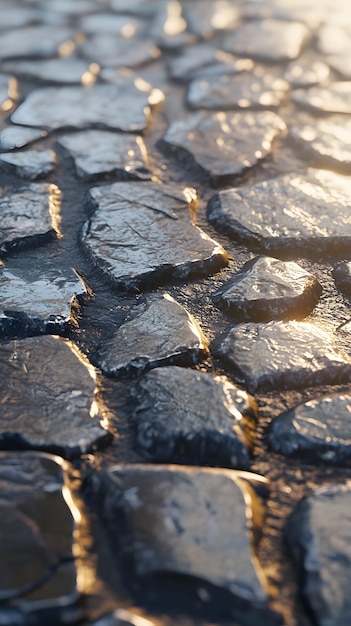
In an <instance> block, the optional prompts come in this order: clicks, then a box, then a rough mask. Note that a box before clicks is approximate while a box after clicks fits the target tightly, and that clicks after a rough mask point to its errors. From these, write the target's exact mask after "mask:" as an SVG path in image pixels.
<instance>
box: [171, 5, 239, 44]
mask: <svg viewBox="0 0 351 626" xmlns="http://www.w3.org/2000/svg"><path fill="white" fill-rule="evenodd" d="M183 14H184V18H185V20H186V22H187V24H188V28H189V30H190V31H191V32H192V33H195V34H196V35H198V36H199V37H203V38H204V39H209V38H210V37H213V36H214V35H217V34H221V33H222V32H223V31H226V30H232V29H234V28H236V27H237V26H238V24H239V21H240V17H241V11H240V7H237V6H233V3H232V2H230V0H224V1H221V2H212V0H195V1H192V2H186V3H184V9H183Z"/></svg>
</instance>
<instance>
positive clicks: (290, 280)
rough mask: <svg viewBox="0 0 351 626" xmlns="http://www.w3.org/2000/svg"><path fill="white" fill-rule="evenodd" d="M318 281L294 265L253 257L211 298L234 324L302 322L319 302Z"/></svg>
mask: <svg viewBox="0 0 351 626" xmlns="http://www.w3.org/2000/svg"><path fill="white" fill-rule="evenodd" d="M321 293H322V287H321V286H320V284H319V282H318V280H317V279H316V278H315V276H313V275H312V274H310V273H309V272H307V271H306V270H304V269H303V268H302V267H301V266H300V265H298V264H297V263H294V262H292V261H291V262H284V261H279V260H278V259H274V258H270V257H255V258H254V259H251V260H250V261H248V262H247V263H245V265H244V266H243V267H242V269H241V270H240V271H239V272H237V273H236V274H234V276H233V278H231V279H230V280H229V281H227V282H226V283H224V284H223V285H222V287H220V289H218V290H217V291H216V292H214V293H213V294H212V295H211V298H212V300H213V302H214V303H215V304H217V305H218V306H220V307H221V308H222V309H223V310H224V311H226V312H228V313H229V314H230V315H231V316H232V317H233V318H234V320H235V321H237V322H248V321H253V322H263V321H269V320H273V319H279V318H297V319H299V318H303V317H305V316H306V315H308V314H309V313H310V312H311V311H312V310H313V308H314V307H315V305H316V304H317V302H318V300H319V296H320V295H321Z"/></svg>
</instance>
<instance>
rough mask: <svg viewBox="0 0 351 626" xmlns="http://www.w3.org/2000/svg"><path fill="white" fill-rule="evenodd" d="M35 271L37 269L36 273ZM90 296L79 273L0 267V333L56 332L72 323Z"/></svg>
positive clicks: (29, 333)
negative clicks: (35, 273)
mask: <svg viewBox="0 0 351 626" xmlns="http://www.w3.org/2000/svg"><path fill="white" fill-rule="evenodd" d="M37 273H38V272H37ZM89 295H90V292H89V289H88V288H87V286H86V285H85V283H84V282H83V280H82V279H81V278H80V276H79V274H77V273H74V270H73V271H71V272H70V275H69V276H66V275H65V273H64V272H63V271H60V270H59V269H55V270H45V269H40V271H39V276H34V268H29V269H28V268H27V267H25V268H24V269H19V268H12V269H11V267H10V268H9V267H8V266H6V265H5V266H3V265H2V266H0V334H5V335H6V334H8V333H11V334H12V336H13V335H14V334H16V333H23V332H27V334H28V335H31V334H32V335H33V334H34V335H35V334H40V333H47V332H51V333H55V332H56V333H57V332H60V331H61V332H62V331H63V330H65V329H66V328H67V324H68V322H70V321H71V322H73V323H74V322H76V319H77V316H78V314H79V313H80V308H81V305H82V304H84V302H85V301H86V300H88V297H89Z"/></svg>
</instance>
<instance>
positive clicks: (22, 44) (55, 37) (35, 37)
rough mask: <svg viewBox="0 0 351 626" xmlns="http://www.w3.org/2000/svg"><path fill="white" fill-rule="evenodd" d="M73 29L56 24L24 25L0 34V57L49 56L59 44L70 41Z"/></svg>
mask: <svg viewBox="0 0 351 626" xmlns="http://www.w3.org/2000/svg"><path fill="white" fill-rule="evenodd" d="M73 38H74V31H73V30H72V29H70V28H66V27H64V26H57V25H42V24H41V25H39V26H26V27H25V28H16V29H14V30H9V31H7V32H5V33H3V34H2V35H1V40H0V59H9V58H15V57H24V56H33V57H50V56H53V55H55V54H56V53H57V52H58V51H59V48H60V46H62V45H63V44H65V43H66V42H67V41H72V40H73Z"/></svg>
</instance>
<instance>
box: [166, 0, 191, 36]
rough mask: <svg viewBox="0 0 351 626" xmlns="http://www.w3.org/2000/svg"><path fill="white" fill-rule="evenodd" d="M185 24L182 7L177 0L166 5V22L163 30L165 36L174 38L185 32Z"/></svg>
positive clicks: (172, 0)
mask: <svg viewBox="0 0 351 626" xmlns="http://www.w3.org/2000/svg"><path fill="white" fill-rule="evenodd" d="M186 27H187V23H186V21H185V20H184V18H183V17H182V5H181V4H180V2H178V1H177V0H171V2H169V3H168V5H167V20H166V21H165V24H164V27H163V30H164V32H165V34H166V35H170V36H171V37H174V36H176V35H180V34H181V33H183V32H184V31H185V29H186Z"/></svg>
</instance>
